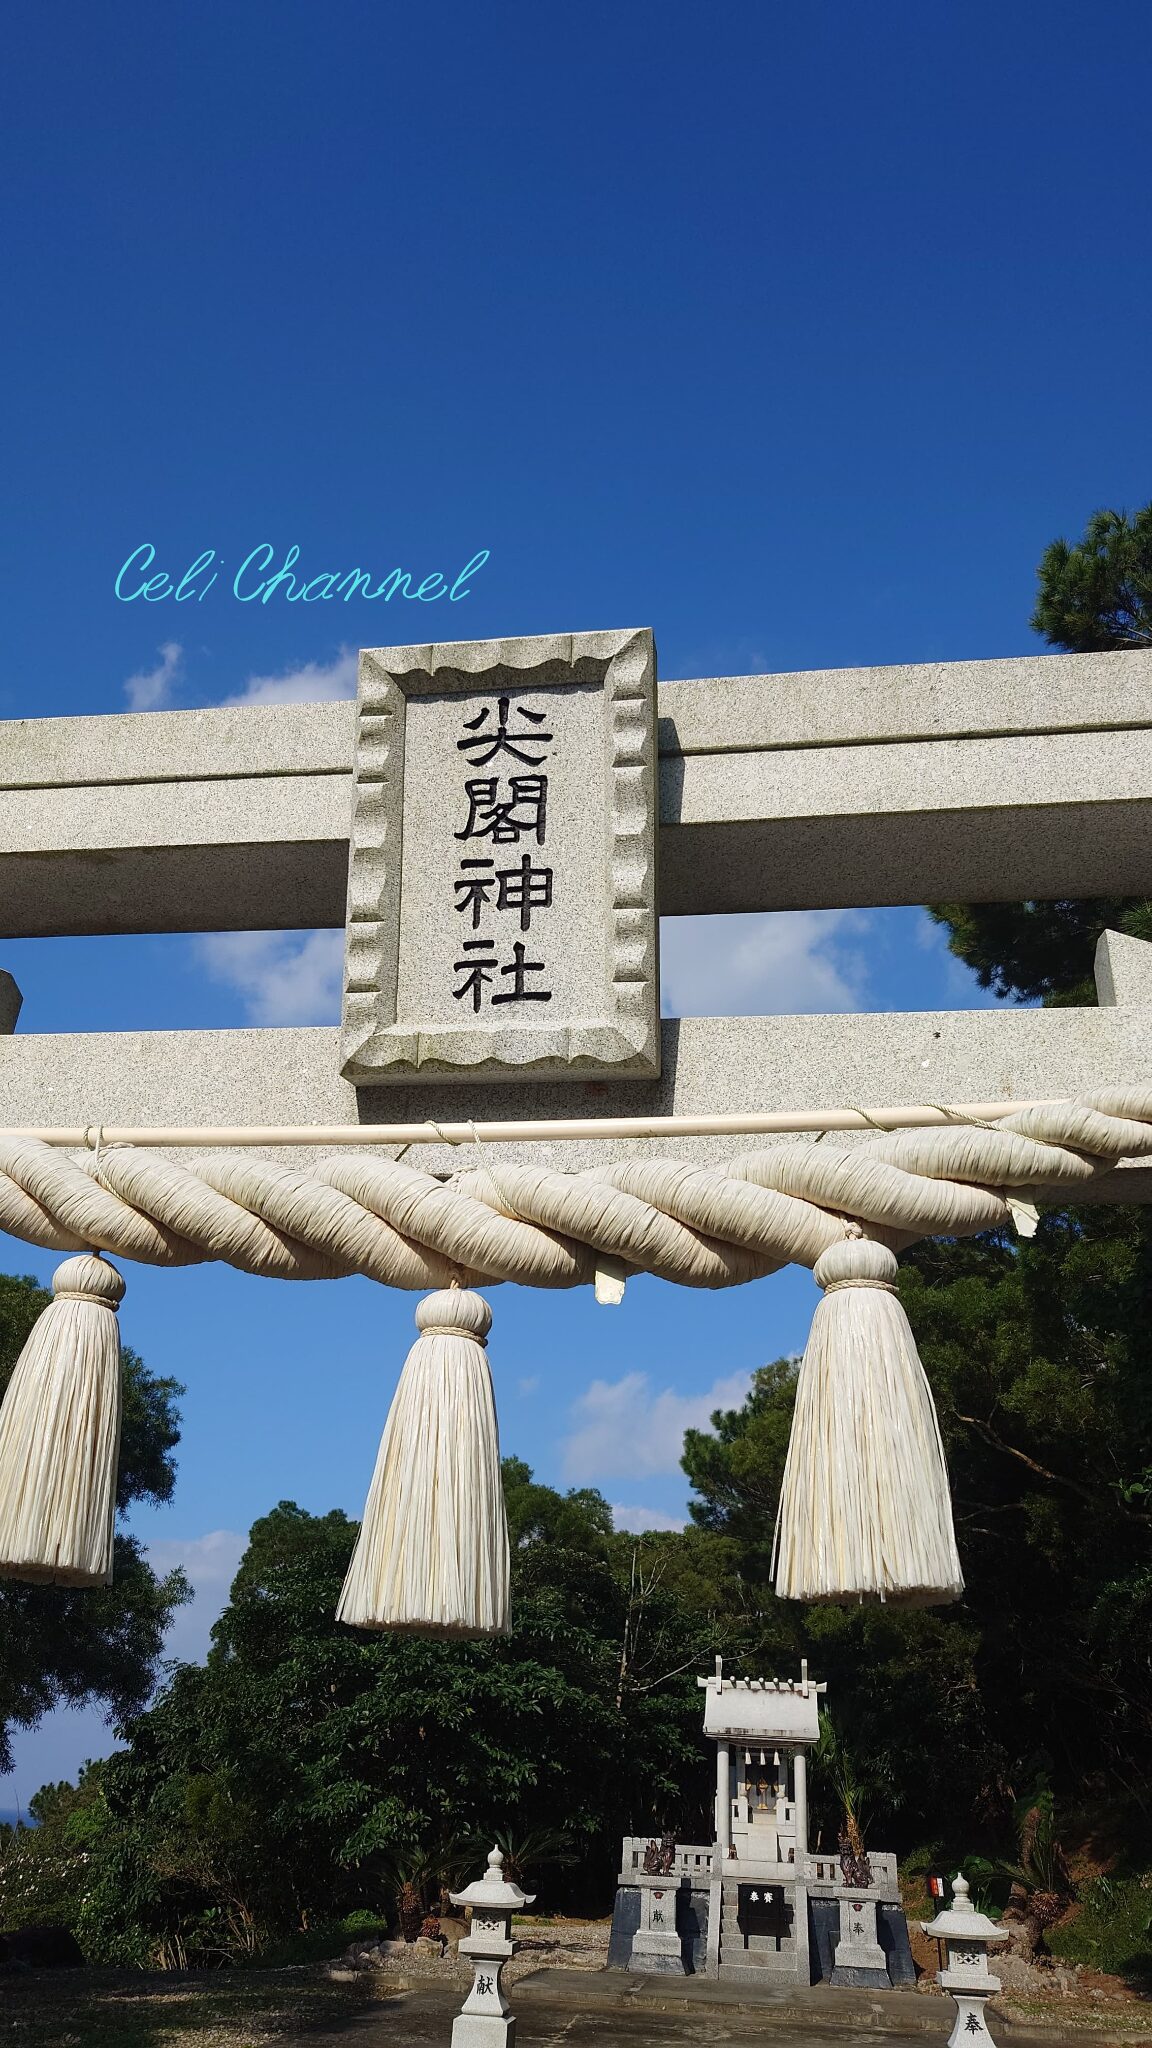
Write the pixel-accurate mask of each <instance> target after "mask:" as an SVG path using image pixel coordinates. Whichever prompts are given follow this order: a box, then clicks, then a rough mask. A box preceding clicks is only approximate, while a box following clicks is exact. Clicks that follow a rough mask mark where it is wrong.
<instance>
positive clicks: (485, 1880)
mask: <svg viewBox="0 0 1152 2048" xmlns="http://www.w3.org/2000/svg"><path fill="white" fill-rule="evenodd" d="M448 1896H449V1897H450V1899H451V1901H452V1904H453V1905H454V1906H488V1907H490V1908H494V1909H495V1910H496V1911H497V1912H501V1913H519V1912H520V1910H521V1908H522V1907H524V1906H530V1905H531V1904H532V1902H533V1900H534V1899H535V1897H536V1894H535V1892H522V1891H521V1889H520V1887H519V1885H518V1884H511V1883H510V1882H509V1881H508V1879H507V1878H506V1877H505V1875H504V1857H503V1854H502V1852H501V1850H499V1849H490V1850H489V1851H488V1868H487V1870H486V1871H485V1872H484V1875H483V1877H478V1878H474V1879H473V1881H472V1883H471V1884H470V1885H466V1886H465V1888H464V1890H463V1891H462V1892H450V1893H449V1895H448Z"/></svg>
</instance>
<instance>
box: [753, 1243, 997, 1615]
mask: <svg viewBox="0 0 1152 2048" xmlns="http://www.w3.org/2000/svg"><path fill="white" fill-rule="evenodd" d="M896 1272H897V1266H896V1260H895V1258H894V1257H893V1255H892V1253H891V1252H890V1251H889V1250H888V1249H887V1247H886V1246H884V1245H881V1244H876V1243H874V1242H873V1241H872V1240H871V1239H869V1238H863V1237H860V1238H846V1239H845V1240H844V1241H843V1243H841V1244H834V1245H832V1246H831V1247H830V1248H829V1249H828V1251H826V1252H824V1253H822V1254H821V1256H820V1258H819V1259H818V1260H817V1261H816V1265H815V1268H814V1274H815V1278H816V1280H817V1282H818V1283H819V1285H820V1286H821V1287H822V1288H823V1289H824V1290H825V1291H824V1298H823V1300H822V1301H821V1302H819V1303H818V1305H817V1308H816V1314H815V1316H814V1317H813V1321H812V1331H811V1334H810V1336H809V1339H808V1348H807V1350H806V1351H805V1353H804V1357H803V1361H802V1363H801V1366H800V1376H799V1380H798V1382H797V1387H796V1410H795V1414H794V1416H793V1419H792V1436H791V1440H790V1442H789V1445H788V1460H787V1463H786V1465H785V1468H784V1484H783V1487H782V1489H781V1493H780V1512H779V1515H778V1517H777V1522H776V1547H775V1554H774V1556H773V1571H774V1576H775V1584H776V1591H777V1593H778V1594H779V1595H780V1596H781V1597H782V1598H784V1599H786V1600H856V1599H859V1600H890V1601H901V1602H903V1603H904V1604H906V1605H923V1606H936V1605H944V1604H945V1603H947V1602H948V1601H951V1600H958V1599H959V1597H960V1595H961V1593H962V1592H963V1590H964V1580H963V1576H962V1574H961V1570H960V1559H959V1557H958V1555H957V1552H956V1538H955V1534H954V1532H953V1527H952V1502H951V1497H950V1494H949V1489H948V1469H947V1466H946V1464H945V1462H944V1447H943V1444H942V1443H941V1441H940V1425H939V1423H938V1422H937V1420H936V1408H935V1404H934V1402H933V1399H932V1390H931V1388H930V1386H929V1384H928V1379H927V1375H926V1374H925V1371H924V1368H923V1366H922V1365H921V1363H920V1359H919V1356H918V1354H917V1351H916V1341H915V1338H914V1337H913V1335H912V1331H911V1328H910V1326H909V1323H908V1318H907V1316H906V1315H905V1313H904V1310H903V1309H902V1307H901V1306H900V1302H899V1299H898V1297H897V1294H896V1290H895V1286H894V1284H893V1283H894V1282H895V1278H896Z"/></svg>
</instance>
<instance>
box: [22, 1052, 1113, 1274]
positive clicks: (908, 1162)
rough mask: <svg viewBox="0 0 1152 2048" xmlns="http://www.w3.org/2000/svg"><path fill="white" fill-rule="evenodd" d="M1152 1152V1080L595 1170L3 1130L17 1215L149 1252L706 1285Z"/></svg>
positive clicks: (31, 1234)
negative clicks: (983, 1116) (1000, 1113)
mask: <svg viewBox="0 0 1152 2048" xmlns="http://www.w3.org/2000/svg"><path fill="white" fill-rule="evenodd" d="M1149 1156H1152V1089H1150V1088H1144V1089H1128V1090H1125V1089H1115V1088H1113V1089H1105V1090H1102V1091H1101V1092H1100V1093H1098V1094H1093V1095H1088V1096H1084V1097H1082V1098H1080V1099H1078V1100H1076V1101H1069V1102H1055V1103H1041V1104H1037V1105H1035V1106H1034V1107H1032V1108H1031V1109H1026V1110H1022V1111H1020V1112H1019V1113H1018V1114H1017V1115H1014V1116H1011V1117H1007V1118H1005V1120H1004V1122H1003V1123H1002V1124H997V1125H995V1126H988V1125H979V1126H977V1125H972V1124H957V1125H956V1126H955V1127H954V1128H945V1129H934V1130H912V1131H900V1132H893V1133H890V1134H884V1135H881V1136H878V1137H875V1138H868V1139H865V1140H864V1141H862V1142H861V1143H860V1144H859V1145H857V1146H854V1147H853V1148H852V1149H851V1150H841V1151H837V1150H836V1149H835V1148H834V1147H832V1146H830V1145H821V1144H813V1143H803V1144H785V1145H778V1146H774V1147H772V1148H771V1149H770V1150H766V1151H759V1152H749V1153H747V1154H745V1155H744V1156H743V1157H741V1158H738V1159H735V1160H733V1161H731V1162H730V1163H729V1165H728V1166H726V1167H712V1166H694V1165H688V1164H684V1163H682V1162H677V1161H670V1160H652V1159H627V1160H623V1161H620V1162H618V1163H617V1164H615V1165H607V1166H604V1167H597V1168H593V1169H591V1170H589V1171H586V1172H581V1173H555V1172H550V1171H548V1170H547V1169H544V1168H541V1167H536V1166H525V1165H521V1164H515V1163H511V1162H505V1161H501V1162H500V1163H499V1164H497V1165H491V1164H485V1165H481V1166H479V1167H476V1168H473V1169H472V1170H470V1171H468V1172H464V1173H460V1174H457V1175H456V1176H455V1177H454V1178H453V1179H452V1180H451V1181H447V1182H445V1181H439V1180H436V1179H434V1178H433V1177H432V1176H431V1175H429V1174H426V1173H422V1172H420V1171H419V1170H418V1169H417V1168H415V1167H412V1166H406V1165H401V1164H399V1163H398V1162H396V1161H392V1160H382V1159H378V1158H372V1157H370V1156H367V1157H366V1156H364V1155H362V1154H355V1153H354V1154H351V1155H349V1154H336V1155H334V1156H332V1157H330V1158H327V1159H323V1160H321V1161H320V1162H319V1164H317V1165H316V1166H315V1167H313V1168H312V1169H311V1170H310V1171H309V1172H307V1173H305V1172H301V1171H298V1170H296V1169H295V1168H293V1167H291V1166H286V1165H279V1164H271V1163H269V1162H267V1161H265V1160H261V1159H255V1158H252V1157H250V1156H245V1155H243V1154H239V1153H228V1152H223V1153H218V1154H213V1155H211V1156H209V1157H207V1158H203V1159H198V1160H197V1162H196V1165H195V1167H191V1166H185V1165H182V1164H178V1163H177V1162H176V1161H174V1160H171V1159H167V1158H164V1157H162V1156H160V1155H158V1154H156V1153H153V1152H149V1151H145V1150H141V1149H137V1148H135V1147H130V1146H124V1147H122V1148H121V1147H115V1148H113V1149H111V1150H106V1151H103V1152H102V1153H101V1154H100V1155H99V1158H98V1160H91V1159H88V1160H84V1161H83V1162H81V1161H78V1160H75V1159H72V1158H69V1157H68V1156H67V1155H66V1154H61V1153H60V1152H58V1151H56V1150H55V1149H54V1148H53V1147H51V1146H49V1145H45V1144H42V1143H41V1142H40V1141H39V1140H37V1139H31V1138H13V1137H8V1138H3V1137H0V1230H4V1231H8V1232H9V1233H10V1234H11V1235H12V1236H13V1237H19V1238H23V1239H25V1240H26V1241H27V1242H28V1243H30V1244H38V1245H43V1246H44V1247H46V1248H47V1249H49V1250H51V1251H61V1252H73V1251H78V1250H87V1249H99V1250H101V1251H106V1252H111V1253H113V1254H116V1255H118V1256H119V1257H121V1258H128V1259H136V1260H139V1261H141V1262H142V1263H144V1264H146V1265H159V1266H184V1265H194V1264H197V1263H198V1262H200V1261H202V1260H206V1259H221V1260H224V1261H225V1262H226V1263H227V1264H228V1265H231V1266H237V1267H239V1268H240V1270H241V1271H242V1272H246V1273H259V1274H264V1275H266V1276H269V1277H272V1278H275V1279H281V1280H329V1279H337V1278H340V1277H342V1276H344V1275H346V1274H349V1273H363V1274H366V1275H367V1276H368V1277H369V1278H370V1279H373V1280H379V1281H381V1282H383V1283H384V1285H385V1286H388V1287H406V1288H427V1287H444V1286H448V1285H450V1284H451V1283H452V1282H454V1281H457V1282H460V1283H462V1284H464V1285H485V1284H488V1285H490V1284H491V1283H492V1282H494V1281H500V1280H513V1281H518V1282H520V1283H521V1284H522V1285H526V1286H530V1287H577V1286H580V1285H581V1284H583V1283H585V1282H588V1281H591V1280H593V1279H594V1278H595V1275H596V1270H597V1267H598V1266H602V1265H603V1263H604V1261H605V1260H611V1261H615V1262H618V1263H619V1265H620V1266H622V1267H624V1268H625V1269H627V1270H631V1271H639V1272H646V1273H654V1274H656V1275H658V1276H659V1277H660V1278H661V1279H664V1280H675V1281H678V1282H680V1283H681V1285H683V1286H688V1287H730V1286H734V1285H736V1284H737V1283H739V1282H740V1281H744V1280H754V1279H758V1278H759V1277H760V1276H761V1275H763V1274H765V1273H772V1272H775V1271H776V1270H777V1269H778V1268H779V1267H780V1266H783V1265H787V1264H789V1263H791V1262H793V1261H795V1262H796V1263H798V1264H800V1265H804V1266H813V1265H815V1263H816V1260H817V1259H818V1258H819V1256H820V1254H821V1252H823V1251H825V1250H827V1248H828V1246H829V1245H831V1244H834V1243H835V1242H837V1240H839V1239H841V1238H843V1236H844V1235H845V1228H846V1223H847V1222H848V1221H849V1220H851V1221H852V1222H853V1223H857V1224H860V1225H862V1226H864V1228H865V1234H866V1235H868V1236H870V1237H874V1238H877V1239H880V1240H881V1241H882V1242H884V1243H887V1244H889V1245H890V1246H891V1247H892V1249H893V1250H898V1249H899V1248H900V1247H901V1246H902V1245H904V1244H909V1243H911V1242H913V1240H914V1239H916V1238H918V1237H931V1236H949V1237H953V1236H969V1235H971V1234H972V1233H973V1232H975V1231H979V1230H989V1229H992V1228H993V1227H994V1226H996V1225H998V1224H1004V1223H1007V1222H1008V1221H1009V1220H1010V1209H1009V1204H1008V1200H1007V1194H1008V1193H1012V1194H1014V1195H1015V1194H1019V1193H1021V1192H1023V1191H1024V1190H1026V1189H1028V1188H1035V1187H1043V1188H1058V1189H1060V1190H1062V1191H1063V1190H1067V1194H1068V1197H1069V1198H1070V1199H1071V1198H1074V1196H1075V1193H1076V1190H1077V1189H1078V1188H1080V1187H1083V1186H1084V1184H1085V1183H1086V1182H1089V1181H1091V1180H1092V1179H1094V1178H1095V1176H1096V1175H1097V1174H1098V1173H1100V1172H1102V1171H1105V1170H1107V1169H1108V1168H1110V1167H1112V1166H1114V1165H1115V1164H1116V1163H1117V1161H1118V1160H1120V1159H1125V1158H1129V1159H1130V1158H1147V1157H1149Z"/></svg>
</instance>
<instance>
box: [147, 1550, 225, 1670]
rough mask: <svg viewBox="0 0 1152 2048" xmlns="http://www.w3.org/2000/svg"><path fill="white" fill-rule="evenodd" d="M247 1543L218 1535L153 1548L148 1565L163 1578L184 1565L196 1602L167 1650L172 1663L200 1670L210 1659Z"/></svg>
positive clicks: (181, 1611) (177, 1619) (183, 1614)
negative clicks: (214, 1635) (217, 1626)
mask: <svg viewBox="0 0 1152 2048" xmlns="http://www.w3.org/2000/svg"><path fill="white" fill-rule="evenodd" d="M247 1541H248V1539H247V1537H246V1536H241V1535H240V1534H239V1533H238V1532H237V1530H235V1529H212V1530H210V1531H209V1533H208V1535H207V1536H192V1537H188V1538H186V1539H182V1538H179V1537H169V1538H167V1539H162V1540H160V1541H158V1542H156V1543H150V1544H149V1545H148V1562H149V1564H150V1565H151V1566H152V1569H153V1571H154V1572H157V1573H159V1574H160V1575H161V1576H163V1574H164V1573H165V1572H170V1571H174V1570H175V1569H176V1567H177V1565H179V1566H180V1567H181V1568H182V1570H183V1571H185V1572H186V1573H187V1575H188V1578H189V1580H190V1582H191V1585H192V1588H193V1592H194V1595H195V1597H194V1598H193V1599H192V1600H190V1601H189V1603H188V1605H187V1607H178V1608H177V1610H176V1613H175V1615H174V1616H173V1620H172V1626H171V1628H170V1629H169V1631H168V1635H167V1638H166V1640H165V1644H164V1654H165V1656H166V1657H178V1658H180V1660H181V1661H182V1662H183V1663H185V1664H198V1663H200V1662H202V1660H203V1659H204V1658H205V1657H206V1656H207V1654H208V1649H209V1643H210V1638H211V1631H212V1624H213V1622H214V1621H216V1620H217V1618H218V1616H219V1615H220V1613H221V1610H222V1609H223V1608H224V1607H225V1606H226V1605H227V1602H228V1594H229V1591H230V1589H231V1585H232V1581H233V1579H234V1578H235V1576H236V1568H237V1566H238V1565H239V1563H240V1559H241V1557H242V1556H243V1554H244V1550H245V1547H246V1544H247Z"/></svg>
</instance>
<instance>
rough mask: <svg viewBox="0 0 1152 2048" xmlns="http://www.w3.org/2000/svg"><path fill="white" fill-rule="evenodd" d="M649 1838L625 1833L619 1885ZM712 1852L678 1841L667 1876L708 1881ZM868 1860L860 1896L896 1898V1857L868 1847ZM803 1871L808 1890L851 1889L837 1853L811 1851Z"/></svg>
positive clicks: (640, 1862)
mask: <svg viewBox="0 0 1152 2048" xmlns="http://www.w3.org/2000/svg"><path fill="white" fill-rule="evenodd" d="M651 1839H652V1838H651V1836H650V1835H625V1837H624V1843H623V1853H622V1856H621V1859H620V1882H621V1883H622V1884H628V1883H629V1882H630V1880H631V1879H632V1878H633V1877H635V1876H636V1875H637V1873H640V1872H643V1869H644V1855H645V1851H646V1850H647V1847H648V1844H649V1842H650V1840H651ZM714 1855H715V1848H714V1846H713V1844H711V1843H709V1844H708V1845H707V1846H705V1844H703V1843H701V1842H678V1843H677V1845H676V1861H675V1863H674V1865H673V1867H672V1870H671V1872H670V1875H671V1876H672V1877H674V1878H677V1879H679V1878H684V1877H687V1878H688V1879H689V1880H690V1881H691V1882H692V1883H698V1884H707V1883H708V1881H709V1880H710V1878H711V1875H712V1859H713V1857H714ZM868 1860H869V1862H870V1863H871V1865H872V1884H871V1888H870V1893H861V1894H860V1896H861V1897H868V1896H871V1897H873V1898H880V1899H898V1898H899V1896H900V1883H899V1877H898V1874H897V1866H896V1858H895V1856H893V1855H892V1854H891V1853H890V1852H889V1851H888V1850H886V1849H877V1850H870V1851H869V1856H868ZM806 1874H807V1879H808V1888H809V1890H810V1891H813V1892H817V1893H820V1894H823V1895H824V1896H828V1897H831V1896H835V1897H837V1898H839V1897H840V1896H841V1894H842V1893H844V1892H847V1891H849V1890H850V1889H851V1887H849V1886H847V1885H846V1884H845V1883H844V1875H843V1872H842V1871H841V1869H840V1858H839V1856H834V1855H827V1854H822V1853H820V1852H819V1851H817V1852H816V1854H814V1855H811V1854H810V1855H809V1857H808V1865H807V1873H806Z"/></svg>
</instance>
